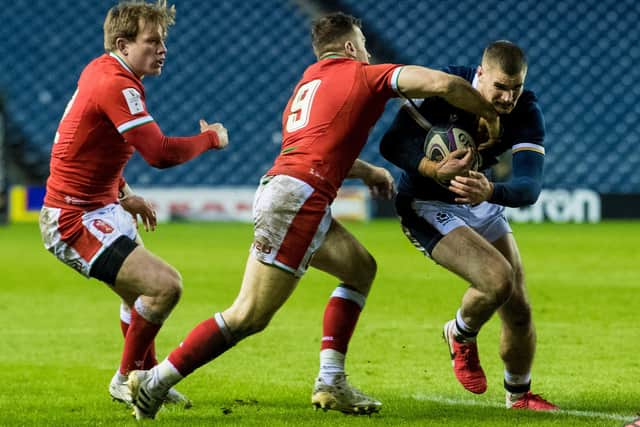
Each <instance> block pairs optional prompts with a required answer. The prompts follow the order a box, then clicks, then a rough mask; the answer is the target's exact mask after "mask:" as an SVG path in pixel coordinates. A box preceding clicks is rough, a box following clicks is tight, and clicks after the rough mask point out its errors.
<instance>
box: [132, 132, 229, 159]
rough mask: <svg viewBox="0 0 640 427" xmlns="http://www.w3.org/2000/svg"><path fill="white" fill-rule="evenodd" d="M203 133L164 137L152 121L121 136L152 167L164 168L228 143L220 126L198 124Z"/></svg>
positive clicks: (225, 134) (225, 133)
mask: <svg viewBox="0 0 640 427" xmlns="http://www.w3.org/2000/svg"><path fill="white" fill-rule="evenodd" d="M200 130H201V132H202V133H200V134H199V135H195V136H189V137H168V136H165V135H164V134H163V133H162V131H161V130H160V127H159V126H158V125H157V124H156V123H155V122H150V123H147V124H144V125H142V126H139V127H136V128H133V129H131V130H129V131H127V132H126V133H124V134H123V136H124V137H125V139H126V140H127V141H128V142H129V143H131V144H132V145H133V146H134V147H135V148H136V149H137V150H138V151H139V152H140V154H141V155H142V157H143V158H144V159H145V160H146V161H147V162H148V163H149V164H150V165H151V166H153V167H156V168H159V169H164V168H168V167H171V166H175V165H179V164H182V163H184V162H186V161H188V160H191V159H193V158H194V157H196V156H198V155H200V154H202V153H203V152H205V151H207V150H210V149H214V148H224V147H226V146H227V144H228V143H229V138H228V136H227V130H226V129H225V127H224V126H222V125H221V124H220V123H215V124H212V125H210V124H208V123H207V122H205V121H204V120H201V121H200Z"/></svg>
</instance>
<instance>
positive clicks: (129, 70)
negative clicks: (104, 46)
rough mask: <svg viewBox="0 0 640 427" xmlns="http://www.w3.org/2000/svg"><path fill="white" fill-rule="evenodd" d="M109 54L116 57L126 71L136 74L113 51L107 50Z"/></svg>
mask: <svg viewBox="0 0 640 427" xmlns="http://www.w3.org/2000/svg"><path fill="white" fill-rule="evenodd" d="M109 56H111V57H113V58H115V59H116V61H118V62H119V63H120V65H122V67H123V68H124V69H125V70H127V71H128V72H130V73H131V74H133V75H134V76H135V75H136V73H134V72H133V70H132V69H131V68H129V66H128V65H127V63H126V62H124V59H122V58H120V57H119V56H118V55H117V54H115V53H113V52H109Z"/></svg>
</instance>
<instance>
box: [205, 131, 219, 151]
mask: <svg viewBox="0 0 640 427" xmlns="http://www.w3.org/2000/svg"><path fill="white" fill-rule="evenodd" d="M205 134H206V135H207V137H208V138H209V143H210V147H211V149H213V150H217V149H218V148H220V137H219V136H218V133H217V132H214V131H212V130H206V131H205Z"/></svg>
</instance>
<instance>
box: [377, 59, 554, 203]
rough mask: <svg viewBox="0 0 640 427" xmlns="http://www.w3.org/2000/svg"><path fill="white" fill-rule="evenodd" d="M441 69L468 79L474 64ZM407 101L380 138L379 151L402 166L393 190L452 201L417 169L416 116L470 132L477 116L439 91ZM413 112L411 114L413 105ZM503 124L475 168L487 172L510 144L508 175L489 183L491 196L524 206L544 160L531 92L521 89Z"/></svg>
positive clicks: (419, 137)
mask: <svg viewBox="0 0 640 427" xmlns="http://www.w3.org/2000/svg"><path fill="white" fill-rule="evenodd" d="M443 71H445V72H448V73H451V74H455V75H458V76H460V77H462V78H464V79H466V80H467V81H469V82H470V83H473V80H474V77H475V73H476V69H475V68H472V67H460V66H449V67H447V68H445V69H443ZM413 101H414V105H411V104H410V103H409V102H408V101H407V102H406V103H405V106H404V107H403V108H402V109H400V111H399V112H398V114H397V116H396V118H395V120H394V122H393V124H392V125H391V127H390V128H389V130H388V131H387V132H386V133H385V135H384V137H383V138H382V141H381V143H380V150H381V152H382V155H383V156H384V157H385V158H386V159H387V160H389V161H390V162H391V163H393V164H395V165H396V166H398V167H400V168H401V169H403V172H402V174H401V176H400V179H399V181H398V192H399V193H400V194H403V195H406V196H410V197H413V198H417V199H422V200H440V201H443V202H447V203H454V198H455V195H454V193H451V192H450V191H449V190H447V189H446V188H444V187H442V186H441V185H439V184H438V183H437V182H436V181H434V180H433V179H431V178H427V177H424V176H422V175H420V174H419V173H418V170H417V168H418V165H419V163H420V160H421V159H422V158H423V157H424V151H423V145H424V139H425V137H426V135H427V130H426V129H425V128H424V127H423V126H424V123H423V124H422V125H421V122H423V119H421V116H422V117H423V118H424V119H426V120H427V121H428V122H429V123H430V124H432V125H434V126H445V125H447V124H450V123H455V125H456V126H457V127H460V128H462V129H465V130H467V131H468V132H469V133H471V134H472V135H474V136H475V133H476V129H477V117H476V116H474V115H473V114H471V113H469V112H466V111H464V110H461V109H458V108H456V107H453V106H452V105H450V104H448V103H447V102H446V101H445V100H444V99H442V98H439V97H433V98H426V99H424V100H422V99H419V100H413ZM415 107H417V112H418V113H419V114H416V108H415ZM500 121H501V125H502V129H503V134H502V138H501V140H500V142H499V143H497V144H495V145H494V146H492V147H490V148H488V149H486V150H483V151H481V152H480V154H481V157H482V162H481V166H480V170H482V171H483V172H484V173H485V174H487V175H488V176H489V177H490V173H489V172H490V168H491V166H493V165H495V164H496V163H497V157H498V156H499V155H501V154H502V153H504V152H506V151H508V150H512V154H513V162H512V176H511V179H510V180H509V181H507V182H503V183H494V194H493V197H492V198H491V200H490V201H491V202H493V203H497V204H501V205H505V206H525V205H528V204H532V203H534V202H535V201H536V200H537V197H538V195H539V193H540V190H541V186H542V170H543V162H544V137H545V124H544V116H543V114H542V110H541V108H540V106H539V105H538V100H537V98H536V96H535V94H534V93H533V92H532V91H530V90H524V91H523V93H522V95H521V96H520V98H519V99H518V103H517V104H516V106H515V108H514V109H513V111H511V113H510V114H506V115H501V116H500Z"/></svg>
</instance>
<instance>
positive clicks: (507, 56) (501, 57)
mask: <svg viewBox="0 0 640 427" xmlns="http://www.w3.org/2000/svg"><path fill="white" fill-rule="evenodd" d="M485 62H486V63H491V64H496V65H498V66H499V67H500V69H501V70H502V71H503V72H504V73H505V74H507V75H510V76H513V75H515V74H519V73H521V72H522V71H523V70H525V71H526V69H527V57H526V55H525V54H524V50H522V48H521V47H520V46H518V45H517V44H515V43H513V42H510V41H509V40H497V41H495V42H492V43H490V44H489V45H488V46H487V47H486V48H485V49H484V52H483V54H482V63H483V64H485Z"/></svg>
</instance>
